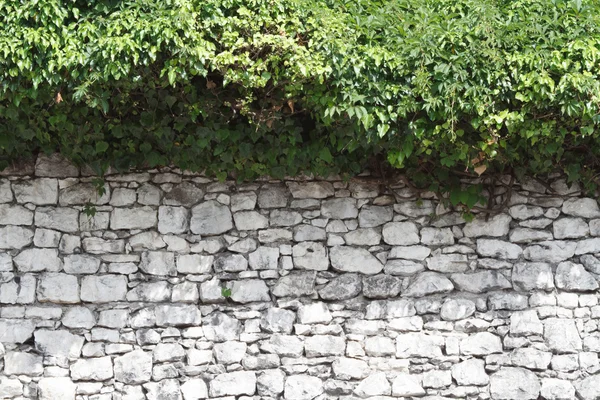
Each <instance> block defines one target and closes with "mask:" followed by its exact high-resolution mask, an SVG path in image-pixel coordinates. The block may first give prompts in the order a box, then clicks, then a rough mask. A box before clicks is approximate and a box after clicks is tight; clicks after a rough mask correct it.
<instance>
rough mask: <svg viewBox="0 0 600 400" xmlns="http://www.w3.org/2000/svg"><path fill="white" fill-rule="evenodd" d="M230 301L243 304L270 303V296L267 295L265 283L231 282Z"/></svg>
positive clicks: (255, 281) (261, 281)
mask: <svg viewBox="0 0 600 400" xmlns="http://www.w3.org/2000/svg"><path fill="white" fill-rule="evenodd" d="M231 300H233V301H235V302H237V303H243V304H245V303H252V302H255V301H270V300H271V296H270V295H269V288H268V287H267V285H266V283H265V281H263V280H258V279H246V280H241V281H234V282H233V286H232V287H231Z"/></svg>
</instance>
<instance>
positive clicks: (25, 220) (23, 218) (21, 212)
mask: <svg viewBox="0 0 600 400" xmlns="http://www.w3.org/2000/svg"><path fill="white" fill-rule="evenodd" d="M32 223H33V213H32V212H31V211H29V210H28V209H26V208H25V207H23V206H20V205H16V204H0V225H31V224H32Z"/></svg>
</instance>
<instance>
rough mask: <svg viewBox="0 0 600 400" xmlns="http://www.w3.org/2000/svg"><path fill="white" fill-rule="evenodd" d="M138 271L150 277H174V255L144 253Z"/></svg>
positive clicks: (169, 253)
mask: <svg viewBox="0 0 600 400" xmlns="http://www.w3.org/2000/svg"><path fill="white" fill-rule="evenodd" d="M140 269H141V270H142V271H143V272H145V273H147V274H150V275H159V276H175V275H177V267H176V266H175V254H174V253H171V252H166V251H144V252H143V253H142V260H141V262H140Z"/></svg>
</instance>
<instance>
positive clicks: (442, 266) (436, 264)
mask: <svg viewBox="0 0 600 400" xmlns="http://www.w3.org/2000/svg"><path fill="white" fill-rule="evenodd" d="M468 261H469V260H468V258H467V256H466V255H464V254H436V255H434V256H432V257H430V258H428V259H427V268H428V269H430V270H432V271H437V272H445V273H450V272H465V271H466V270H468V269H469V263H468Z"/></svg>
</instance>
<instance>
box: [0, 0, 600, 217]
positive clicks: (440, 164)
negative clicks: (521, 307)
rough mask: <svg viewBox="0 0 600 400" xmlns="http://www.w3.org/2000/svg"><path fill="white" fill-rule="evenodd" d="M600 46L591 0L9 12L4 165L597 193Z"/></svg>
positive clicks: (24, 7)
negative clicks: (395, 172)
mask: <svg viewBox="0 0 600 400" xmlns="http://www.w3.org/2000/svg"><path fill="white" fill-rule="evenodd" d="M599 47H600V3H599V2H597V1H593V0H568V1H567V0H513V1H508V0H393V1H377V0H352V1H346V0H320V1H319V0H203V1H200V0H161V1H153V0H152V1H144V2H139V1H116V0H86V1H81V0H72V1H68V2H66V1H59V0H36V1H28V2H20V1H15V0H6V1H4V2H1V3H0V159H1V162H2V166H6V165H7V164H8V163H9V162H10V160H12V159H15V158H19V157H22V156H26V155H30V154H32V153H35V152H38V151H46V152H51V151H60V152H61V153H62V154H64V155H65V156H67V157H68V158H69V159H71V160H74V161H76V162H78V163H88V164H91V165H92V166H93V167H94V168H96V170H97V171H98V172H101V171H102V170H105V169H106V168H107V166H108V165H112V166H114V167H116V168H119V169H125V168H128V167H131V166H149V167H154V166H158V165H175V166H177V167H181V168H184V169H192V170H206V172H207V173H209V174H211V175H216V176H218V177H220V178H224V177H225V176H226V175H227V174H231V175H233V176H235V177H237V178H238V179H251V178H253V177H256V176H260V175H265V174H269V175H272V176H275V177H282V176H284V175H295V174H299V173H301V172H312V173H317V174H321V175H325V174H329V173H348V174H353V173H356V172H359V171H360V170H361V169H363V168H364V167H365V165H366V164H367V163H368V162H373V160H376V161H377V163H378V165H383V167H384V168H389V167H392V168H395V169H399V170H401V171H402V172H405V173H407V176H409V177H410V181H411V184H414V185H416V186H417V187H422V188H428V189H432V190H435V191H438V192H440V193H443V192H446V193H450V196H449V199H450V200H451V202H452V203H454V204H466V205H469V206H472V205H474V204H475V203H476V202H477V201H481V196H480V195H479V192H478V190H477V186H475V190H473V189H464V188H463V189H461V188H459V186H458V178H460V177H464V176H467V177H478V176H483V177H485V176H493V175H494V174H504V173H511V174H517V175H522V174H525V173H527V174H532V175H540V174H545V173H549V172H551V171H555V170H557V169H558V170H559V171H562V172H565V173H566V174H568V176H569V178H570V179H571V180H583V181H584V182H585V183H586V184H588V187H590V188H592V187H593V185H594V183H595V181H596V179H597V175H596V174H597V171H598V163H599V159H598V156H599V154H600V146H598V145H597V140H598V132H599V130H598V122H599V120H600V116H599V115H600V114H599V111H600V110H599V97H598V96H599V93H600V79H599V77H598V71H599V60H600V51H599Z"/></svg>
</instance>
